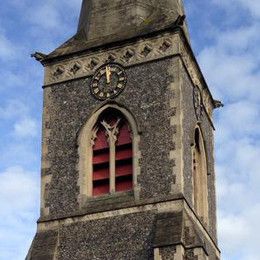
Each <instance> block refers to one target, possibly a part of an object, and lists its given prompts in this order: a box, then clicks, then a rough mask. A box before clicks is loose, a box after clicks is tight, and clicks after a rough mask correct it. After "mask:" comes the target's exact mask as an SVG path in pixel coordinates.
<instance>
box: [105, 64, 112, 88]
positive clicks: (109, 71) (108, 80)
mask: <svg viewBox="0 0 260 260" xmlns="http://www.w3.org/2000/svg"><path fill="white" fill-rule="evenodd" d="M106 78H107V84H109V83H110V79H111V70H110V67H109V66H106Z"/></svg>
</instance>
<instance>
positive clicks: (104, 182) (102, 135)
mask: <svg viewBox="0 0 260 260" xmlns="http://www.w3.org/2000/svg"><path fill="white" fill-rule="evenodd" d="M98 127H99V130H98V132H97V136H96V139H95V144H94V147H93V196H98V195H103V194H107V193H109V146H108V142H107V136H106V131H105V128H104V127H103V126H102V125H101V124H98Z"/></svg>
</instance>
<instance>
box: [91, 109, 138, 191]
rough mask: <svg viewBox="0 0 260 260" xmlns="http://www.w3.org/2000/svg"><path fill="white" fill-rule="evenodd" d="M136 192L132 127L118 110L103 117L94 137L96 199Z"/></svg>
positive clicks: (93, 163)
mask: <svg viewBox="0 0 260 260" xmlns="http://www.w3.org/2000/svg"><path fill="white" fill-rule="evenodd" d="M132 189H133V145H132V131H131V127H130V124H129V123H128V121H127V119H126V118H125V117H124V115H123V114H122V113H121V112H120V111H118V110H116V109H112V108H110V109H107V110H105V111H104V112H103V113H102V114H101V115H100V116H99V117H98V120H97V122H96V124H95V126H94V128H93V136H92V195H93V196H100V195H104V194H109V193H115V192H122V191H129V190H132Z"/></svg>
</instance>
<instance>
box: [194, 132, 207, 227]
mask: <svg viewBox="0 0 260 260" xmlns="http://www.w3.org/2000/svg"><path fill="white" fill-rule="evenodd" d="M192 171H193V204H194V210H195V212H196V213H197V214H198V216H199V217H200V218H201V220H202V221H203V222H204V223H207V222H208V180H207V160H206V153H205V147H204V141H203V137H202V134H201V131H200V129H199V127H196V129H195V134H194V144H193V147H192Z"/></svg>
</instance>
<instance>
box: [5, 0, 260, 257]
mask: <svg viewBox="0 0 260 260" xmlns="http://www.w3.org/2000/svg"><path fill="white" fill-rule="evenodd" d="M80 5H81V0H70V1H65V0H8V1H7V0H2V2H1V8H0V220H1V221H0V260H22V259H24V258H25V255H26V253H27V251H28V249H29V246H30V244H31V241H32V239H33V236H34V235H35V232H36V221H37V219H38V217H39V204H40V202H39V198H40V191H39V190H40V156H41V154H40V153H41V113H42V88H41V86H42V85H43V68H42V67H41V65H40V64H39V63H37V62H36V61H34V60H33V59H32V58H30V54H31V53H33V52H35V51H40V52H43V53H49V52H51V51H52V50H53V49H55V48H56V47H58V46H59V45H60V44H61V43H63V42H65V41H66V40H67V39H68V38H69V37H70V36H72V35H73V34H74V32H75V31H76V28H77V21H78V16H79V11H80ZM185 7H186V14H187V19H188V24H189V29H190V34H191V43H192V47H193V50H194V53H195V55H196V57H197V59H198V62H199V64H200V67H201V69H202V72H203V73H204V76H205V78H206V80H207V83H208V85H209V87H210V90H211V91H212V94H213V96H214V98H215V99H218V100H221V101H222V102H223V103H224V104H225V107H224V108H222V109H219V110H217V111H215V127H216V132H215V138H216V140H215V141H216V145H215V147H216V174H217V199H218V236H219V247H220V249H221V251H222V259H223V260H260V256H259V246H260V242H259V241H260V225H259V218H260V188H259V187H260V173H259V169H260V146H259V143H260V87H259V85H260V66H259V65H260V51H259V49H260V47H259V46H260V33H259V32H260V1H257V0H196V1H190V0H186V1H185Z"/></svg>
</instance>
